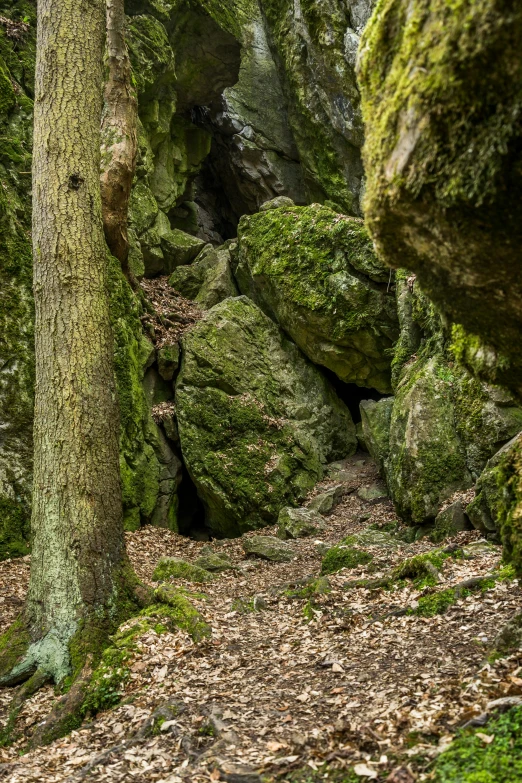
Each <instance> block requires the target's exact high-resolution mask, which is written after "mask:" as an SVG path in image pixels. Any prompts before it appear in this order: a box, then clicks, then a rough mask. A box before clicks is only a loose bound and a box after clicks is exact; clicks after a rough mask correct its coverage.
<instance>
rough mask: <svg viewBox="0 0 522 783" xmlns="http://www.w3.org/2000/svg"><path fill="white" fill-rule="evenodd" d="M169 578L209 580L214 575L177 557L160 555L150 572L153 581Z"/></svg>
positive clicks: (190, 580)
mask: <svg viewBox="0 0 522 783" xmlns="http://www.w3.org/2000/svg"><path fill="white" fill-rule="evenodd" d="M171 578H172V579H185V580H186V581H187V582H211V581H212V580H213V579H214V576H213V575H212V574H211V573H210V571H206V570H205V569H204V568H199V567H198V566H197V565H194V564H193V563H188V562H187V561H186V560H182V559H181V558H179V557H160V559H159V560H158V563H157V565H156V568H155V569H154V573H153V574H152V579H153V581H154V582H166V581H167V579H171Z"/></svg>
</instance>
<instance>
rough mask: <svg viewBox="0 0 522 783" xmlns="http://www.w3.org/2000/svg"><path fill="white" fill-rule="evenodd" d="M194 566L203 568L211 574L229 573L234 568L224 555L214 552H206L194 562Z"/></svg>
mask: <svg viewBox="0 0 522 783" xmlns="http://www.w3.org/2000/svg"><path fill="white" fill-rule="evenodd" d="M194 565H196V566H198V568H203V569H205V571H210V572H211V573H220V572H221V571H230V570H231V569H233V568H234V565H233V563H232V562H231V561H230V559H229V558H228V557H226V556H225V555H220V554H218V553H216V552H206V553H205V554H202V555H200V556H199V557H198V558H196V560H194Z"/></svg>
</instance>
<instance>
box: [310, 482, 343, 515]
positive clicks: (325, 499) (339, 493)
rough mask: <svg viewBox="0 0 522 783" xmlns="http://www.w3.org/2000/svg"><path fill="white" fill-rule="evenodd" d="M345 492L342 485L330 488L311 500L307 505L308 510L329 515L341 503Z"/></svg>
mask: <svg viewBox="0 0 522 783" xmlns="http://www.w3.org/2000/svg"><path fill="white" fill-rule="evenodd" d="M345 492H346V487H345V486H343V485H342V484H337V485H336V486H334V487H330V488H329V489H327V490H326V491H325V492H320V493H319V494H318V495H316V496H315V497H314V498H312V500H310V502H309V503H308V508H309V509H310V510H312V511H316V512H317V513H319V514H329V513H330V512H331V511H333V509H334V508H335V507H336V506H337V505H338V504H339V503H340V502H341V500H342V498H343V495H344V494H345Z"/></svg>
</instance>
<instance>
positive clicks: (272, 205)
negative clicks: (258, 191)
mask: <svg viewBox="0 0 522 783" xmlns="http://www.w3.org/2000/svg"><path fill="white" fill-rule="evenodd" d="M281 207H295V203H294V201H292V199H291V198H289V197H288V196H277V197H276V198H272V199H270V201H265V202H263V204H261V206H260V207H259V211H260V212H267V211H268V210H269V209H280V208H281Z"/></svg>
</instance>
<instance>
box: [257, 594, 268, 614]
mask: <svg viewBox="0 0 522 783" xmlns="http://www.w3.org/2000/svg"><path fill="white" fill-rule="evenodd" d="M267 607H268V604H267V602H266V600H265V599H264V598H263V596H262V595H256V596H255V597H254V609H255V611H256V612H261V611H262V610H263V609H267Z"/></svg>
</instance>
